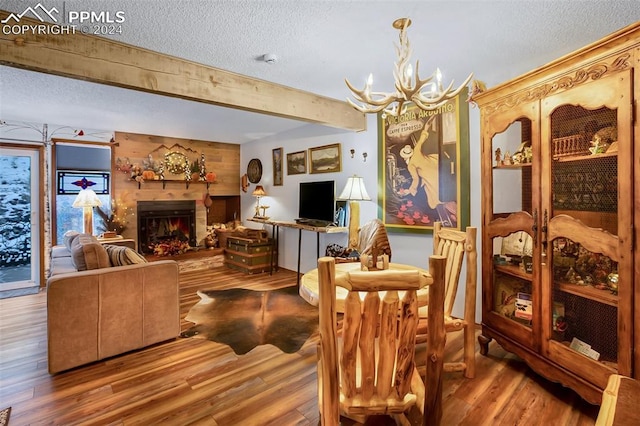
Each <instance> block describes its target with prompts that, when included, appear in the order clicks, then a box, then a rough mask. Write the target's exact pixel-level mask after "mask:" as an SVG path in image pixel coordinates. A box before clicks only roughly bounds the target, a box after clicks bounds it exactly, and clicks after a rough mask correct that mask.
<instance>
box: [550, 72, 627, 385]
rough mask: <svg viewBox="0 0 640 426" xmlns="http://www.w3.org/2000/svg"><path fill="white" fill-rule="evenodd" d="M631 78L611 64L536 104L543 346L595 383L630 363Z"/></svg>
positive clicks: (556, 358) (569, 367) (553, 355)
mask: <svg viewBox="0 0 640 426" xmlns="http://www.w3.org/2000/svg"><path fill="white" fill-rule="evenodd" d="M630 84H631V79H630V75H629V73H628V72H626V73H620V75H616V76H612V77H608V78H604V79H602V80H600V81H596V82H592V83H588V84H585V85H584V86H583V87H579V88H573V89H572V90H569V91H568V92H566V93H563V94H559V95H556V96H553V97H550V98H548V99H547V100H545V101H544V102H543V106H542V108H543V111H542V116H543V117H547V118H548V122H543V126H542V139H543V141H545V142H548V143H545V144H543V145H546V147H545V149H544V153H543V158H545V164H544V166H543V175H542V187H543V193H544V194H548V197H546V198H545V199H544V200H543V206H544V211H543V217H542V224H541V225H542V228H541V230H542V234H541V235H542V250H543V253H542V262H543V264H544V265H545V272H544V273H543V289H545V290H544V291H545V296H544V299H545V300H546V301H547V303H545V305H544V306H543V317H544V320H545V323H544V326H543V329H544V335H545V337H546V339H545V343H544V344H545V349H546V351H547V353H548V356H549V357H550V358H551V359H553V360H554V361H556V362H558V363H559V364H561V365H562V366H564V367H565V368H567V369H570V370H572V371H574V372H576V373H578V374H579V375H580V376H582V377H585V378H587V379H588V380H589V381H591V382H592V383H594V384H596V385H597V386H599V387H601V388H604V387H605V386H606V383H607V379H608V376H609V375H610V374H612V373H616V372H621V373H622V374H629V373H630V365H631V364H630V361H631V348H630V344H631V337H630V335H627V334H625V333H628V331H625V327H624V326H623V321H628V322H631V320H632V317H631V316H630V313H631V305H630V301H631V299H632V294H631V287H632V285H631V284H632V283H631V280H632V276H631V263H630V262H631V245H630V244H631V241H627V238H626V237H627V235H624V232H623V230H627V231H628V230H630V229H631V210H630V209H631V204H632V203H633V194H632V188H631V183H630V179H629V176H630V167H631V165H630V161H631V146H632V139H631V137H632V136H631V126H630V123H631V120H630V117H631V102H630V99H631V97H630V95H631V86H630ZM546 292H548V293H546Z"/></svg>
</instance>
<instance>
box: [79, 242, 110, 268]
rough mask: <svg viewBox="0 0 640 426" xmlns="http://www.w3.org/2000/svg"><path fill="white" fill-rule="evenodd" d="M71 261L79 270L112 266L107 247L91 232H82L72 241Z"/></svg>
mask: <svg viewBox="0 0 640 426" xmlns="http://www.w3.org/2000/svg"><path fill="white" fill-rule="evenodd" d="M71 261H72V262H73V265H74V266H75V267H76V269H77V270H78V271H88V270H91V269H100V268H108V267H109V266H111V263H110V262H109V255H107V251H106V250H105V248H104V247H103V246H102V244H100V243H99V242H98V239H97V238H95V237H94V236H92V235H89V234H80V235H78V236H77V237H76V238H74V239H73V241H71Z"/></svg>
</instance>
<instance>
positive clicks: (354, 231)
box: [338, 175, 371, 257]
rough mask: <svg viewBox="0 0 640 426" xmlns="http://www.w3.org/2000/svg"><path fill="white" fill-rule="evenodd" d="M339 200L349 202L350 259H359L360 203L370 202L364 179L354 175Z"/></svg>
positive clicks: (349, 179) (348, 180)
mask: <svg viewBox="0 0 640 426" xmlns="http://www.w3.org/2000/svg"><path fill="white" fill-rule="evenodd" d="M338 200H341V201H349V250H351V253H350V254H349V257H358V256H359V255H360V254H359V253H358V250H357V247H358V228H359V227H360V204H359V203H358V201H370V200H371V197H369V194H367V189H366V188H365V187H364V179H363V178H361V177H359V176H356V175H353V176H351V177H349V178H348V179H347V184H346V185H345V186H344V189H343V190H342V192H341V193H340V196H338Z"/></svg>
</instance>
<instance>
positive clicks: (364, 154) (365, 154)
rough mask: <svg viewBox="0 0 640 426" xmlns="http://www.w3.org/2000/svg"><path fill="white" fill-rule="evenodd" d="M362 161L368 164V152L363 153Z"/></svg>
mask: <svg viewBox="0 0 640 426" xmlns="http://www.w3.org/2000/svg"><path fill="white" fill-rule="evenodd" d="M362 161H363V162H364V163H366V162H367V153H366V152H363V153H362Z"/></svg>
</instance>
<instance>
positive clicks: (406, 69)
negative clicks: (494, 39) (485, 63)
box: [345, 18, 473, 116]
mask: <svg viewBox="0 0 640 426" xmlns="http://www.w3.org/2000/svg"><path fill="white" fill-rule="evenodd" d="M409 25H411V19H409V18H399V19H396V20H395V21H394V22H393V28H395V29H397V30H399V31H400V45H399V46H396V54H397V60H396V62H395V68H394V70H393V77H394V80H395V88H396V90H395V92H391V93H385V92H373V91H371V86H372V85H373V74H369V78H368V79H367V81H366V83H365V86H364V89H362V90H358V89H356V88H355V87H353V85H352V84H351V83H349V80H347V79H345V82H346V83H347V86H348V87H349V89H350V90H351V93H352V95H353V97H354V98H355V99H356V100H357V101H359V102H362V105H358V104H356V103H355V102H353V101H352V100H351V99H347V102H348V103H349V104H350V105H351V106H352V107H354V108H355V109H357V110H358V111H360V112H364V113H378V112H380V111H384V113H386V114H389V115H392V116H398V115H401V114H404V113H405V112H406V105H405V102H413V103H414V104H416V105H417V106H418V107H419V108H421V109H423V110H426V111H433V110H436V109H438V108H440V107H441V106H442V105H444V104H445V103H447V102H448V101H449V100H450V99H453V98H455V97H456V96H457V95H458V94H459V93H460V92H461V91H462V89H464V88H465V87H466V86H467V84H468V83H469V81H471V78H472V77H473V74H469V77H467V79H466V80H465V81H464V82H463V83H462V84H461V85H460V87H458V88H457V89H455V90H454V89H453V81H452V82H451V84H449V86H448V87H447V88H446V89H444V88H443V87H442V74H441V72H440V69H439V68H436V72H435V73H433V74H432V75H431V76H430V77H428V78H426V79H424V80H422V79H420V75H419V74H418V64H419V61H416V69H415V76H414V72H413V68H412V66H411V63H409V61H410V59H411V46H410V45H409V38H408V37H407V28H408V27H409ZM434 79H435V81H434Z"/></svg>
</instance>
